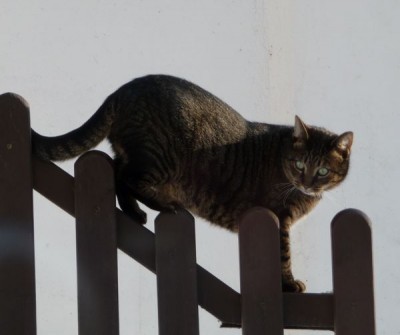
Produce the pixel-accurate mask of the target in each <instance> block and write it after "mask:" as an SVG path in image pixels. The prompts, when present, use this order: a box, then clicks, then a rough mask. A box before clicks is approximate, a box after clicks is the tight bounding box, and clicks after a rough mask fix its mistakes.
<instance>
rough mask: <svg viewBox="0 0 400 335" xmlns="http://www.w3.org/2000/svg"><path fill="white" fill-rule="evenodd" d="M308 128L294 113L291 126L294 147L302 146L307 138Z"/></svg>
mask: <svg viewBox="0 0 400 335" xmlns="http://www.w3.org/2000/svg"><path fill="white" fill-rule="evenodd" d="M308 137H309V135H308V128H307V126H306V125H305V123H304V122H303V121H301V119H300V118H299V117H298V116H297V115H296V116H295V119H294V127H293V144H294V146H295V147H302V146H304V145H305V144H306V142H307V140H308Z"/></svg>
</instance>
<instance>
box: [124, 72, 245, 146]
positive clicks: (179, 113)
mask: <svg viewBox="0 0 400 335" xmlns="http://www.w3.org/2000/svg"><path fill="white" fill-rule="evenodd" d="M116 93H118V91H117V92H116ZM119 95H120V96H123V101H124V102H125V104H127V105H130V106H133V107H132V108H131V109H133V110H131V109H129V113H131V114H130V115H129V116H128V115H124V117H123V118H124V119H125V120H126V119H127V117H135V118H137V119H139V118H140V120H142V122H144V123H148V122H152V123H153V124H154V125H156V124H157V125H158V126H162V127H164V128H170V129H171V130H172V131H173V132H174V134H175V135H177V136H179V137H181V138H182V139H183V140H185V141H187V142H190V143H191V146H193V149H199V148H205V147H209V146H214V145H224V144H227V143H233V142H237V141H239V140H241V139H243V138H244V137H245V136H246V135H247V133H248V131H249V129H250V128H249V122H248V121H246V120H245V119H244V118H243V117H242V116H241V115H240V114H239V113H237V112H236V111H235V110H234V109H233V108H231V107H230V106H229V105H228V104H226V103H225V102H223V101H222V100H221V99H219V98H217V97H216V96H214V95H213V94H211V93H210V92H208V91H206V90H205V89H203V88H201V87H199V86H198V85H195V84H193V83H191V82H189V81H187V80H185V79H181V78H177V77H173V76H168V75H148V76H145V77H141V78H137V79H134V80H133V81H131V82H129V83H128V84H126V85H124V86H123V87H121V88H120V89H119ZM135 105H136V106H140V109H139V108H135ZM122 109H124V108H122ZM124 110H128V109H127V108H125V109H124Z"/></svg>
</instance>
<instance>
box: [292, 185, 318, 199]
mask: <svg viewBox="0 0 400 335" xmlns="http://www.w3.org/2000/svg"><path fill="white" fill-rule="evenodd" d="M296 189H297V190H298V191H300V192H301V193H303V194H305V195H308V196H309V197H313V198H321V193H320V192H315V191H313V190H307V189H305V188H304V187H302V186H296Z"/></svg>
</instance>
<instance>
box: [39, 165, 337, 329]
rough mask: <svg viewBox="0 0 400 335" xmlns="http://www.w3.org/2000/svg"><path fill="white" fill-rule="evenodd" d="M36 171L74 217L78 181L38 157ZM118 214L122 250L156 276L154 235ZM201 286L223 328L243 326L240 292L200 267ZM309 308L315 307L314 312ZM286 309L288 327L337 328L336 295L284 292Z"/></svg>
mask: <svg viewBox="0 0 400 335" xmlns="http://www.w3.org/2000/svg"><path fill="white" fill-rule="evenodd" d="M33 172H34V174H33V182H34V188H35V190H36V191H38V192H39V193H41V194H42V195H43V196H44V197H46V198H48V199H49V200H50V201H52V202H54V203H55V204H56V205H57V206H59V207H60V208H61V209H63V210H64V211H66V212H67V213H69V214H70V215H72V216H74V215H75V212H74V191H73V184H74V178H73V177H72V176H71V175H69V174H68V173H67V172H65V171H63V170H62V169H61V168H59V167H58V166H57V165H55V164H54V163H51V162H44V161H41V160H39V159H38V158H36V157H34V159H33ZM63 194H66V195H65V196H63ZM71 199H72V200H71ZM116 215H117V224H118V247H119V248H120V249H121V250H122V251H123V252H125V253H126V254H127V255H129V256H130V257H132V258H133V259H135V260H136V261H137V262H139V263H140V264H142V265H143V266H144V267H146V268H147V269H148V270H150V271H152V272H153V273H155V239H154V234H153V233H152V232H151V231H149V230H148V229H147V228H146V227H144V226H141V225H139V224H137V223H135V222H134V221H133V220H131V219H130V218H128V217H127V216H126V215H125V214H123V213H122V212H121V211H120V210H118V209H117V213H116ZM197 283H198V301H199V305H200V306H201V307H202V308H204V309H205V310H207V311H208V312H209V313H211V314H212V315H214V316H215V317H216V318H217V319H219V320H221V322H222V324H223V326H226V327H240V326H241V305H240V295H239V293H238V292H236V291H235V290H233V289H232V288H231V287H229V286H228V285H226V284H225V283H224V282H222V281H221V280H220V279H218V278H217V277H216V276H214V275H213V274H211V273H210V272H208V271H207V270H205V269H204V268H202V267H201V266H199V265H198V266H197ZM307 306H313V309H309V308H307ZM318 306H320V308H318ZM283 309H284V325H285V328H291V329H297V328H300V329H307V328H311V329H321V330H332V329H333V313H332V310H333V297H332V294H299V295H297V294H293V293H284V294H283Z"/></svg>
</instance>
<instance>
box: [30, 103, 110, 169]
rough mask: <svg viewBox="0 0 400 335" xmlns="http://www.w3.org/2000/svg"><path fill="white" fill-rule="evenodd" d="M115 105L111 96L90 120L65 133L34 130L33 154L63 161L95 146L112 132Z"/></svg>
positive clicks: (45, 158) (42, 157) (46, 158)
mask: <svg viewBox="0 0 400 335" xmlns="http://www.w3.org/2000/svg"><path fill="white" fill-rule="evenodd" d="M113 105H114V104H113V101H112V96H110V97H108V98H107V99H106V101H105V102H104V103H103V104H102V105H101V107H100V108H99V109H98V110H97V111H96V113H94V114H93V115H92V116H91V117H90V119H89V120H88V121H86V122H85V123H84V124H83V125H82V126H80V127H79V128H77V129H75V130H72V131H70V132H69V133H66V134H64V135H60V136H54V137H47V136H42V135H40V134H38V133H36V132H35V131H34V130H32V150H33V154H34V155H36V156H38V157H40V158H41V159H44V160H52V161H63V160H67V159H70V158H73V157H76V156H79V155H80V154H82V153H84V152H85V151H87V150H89V149H91V148H93V147H95V146H96V145H97V144H99V143H100V142H101V141H102V140H103V139H104V138H106V137H107V136H108V134H109V132H110V129H111V125H112V123H113V121H114V115H115V111H114V106H113Z"/></svg>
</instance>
